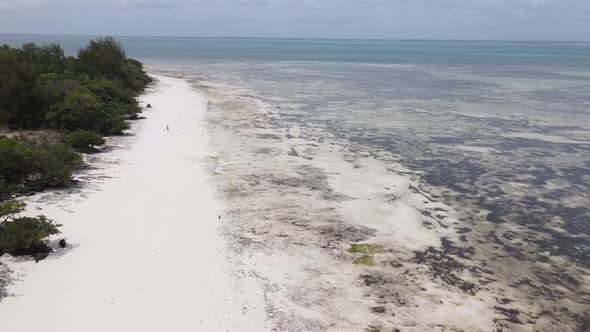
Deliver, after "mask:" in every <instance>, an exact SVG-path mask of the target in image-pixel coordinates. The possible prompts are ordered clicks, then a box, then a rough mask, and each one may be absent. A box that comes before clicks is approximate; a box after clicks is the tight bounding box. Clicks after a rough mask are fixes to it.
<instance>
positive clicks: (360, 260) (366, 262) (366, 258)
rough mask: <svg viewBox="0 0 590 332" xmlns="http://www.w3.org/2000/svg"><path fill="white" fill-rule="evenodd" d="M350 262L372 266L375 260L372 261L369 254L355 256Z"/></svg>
mask: <svg viewBox="0 0 590 332" xmlns="http://www.w3.org/2000/svg"><path fill="white" fill-rule="evenodd" d="M352 264H356V265H365V266H373V265H375V262H373V257H372V256H369V255H363V256H361V257H357V258H355V259H354V260H353V261H352Z"/></svg>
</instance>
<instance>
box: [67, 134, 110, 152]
mask: <svg viewBox="0 0 590 332" xmlns="http://www.w3.org/2000/svg"><path fill="white" fill-rule="evenodd" d="M65 142H66V143H67V144H68V145H69V146H71V147H73V148H74V149H77V150H79V151H83V152H91V151H93V150H94V149H95V147H96V146H100V145H103V144H104V143H105V141H104V138H102V136H100V134H97V133H95V132H92V131H87V130H76V131H74V132H71V133H69V134H67V135H66V136H65Z"/></svg>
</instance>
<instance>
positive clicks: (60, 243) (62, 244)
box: [59, 239, 68, 248]
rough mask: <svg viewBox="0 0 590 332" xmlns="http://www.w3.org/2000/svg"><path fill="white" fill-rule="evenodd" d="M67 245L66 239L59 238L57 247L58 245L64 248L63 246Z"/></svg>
mask: <svg viewBox="0 0 590 332" xmlns="http://www.w3.org/2000/svg"><path fill="white" fill-rule="evenodd" d="M67 246H68V244H67V242H66V240H65V239H61V240H59V247H60V248H65V247H67Z"/></svg>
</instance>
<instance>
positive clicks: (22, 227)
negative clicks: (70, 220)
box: [0, 200, 61, 256]
mask: <svg viewBox="0 0 590 332" xmlns="http://www.w3.org/2000/svg"><path fill="white" fill-rule="evenodd" d="M24 208H25V204H24V203H21V202H18V201H15V200H10V201H7V202H4V203H0V256H1V255H2V254H4V252H8V253H10V254H12V255H29V254H37V253H47V252H49V251H50V250H51V249H49V248H48V247H47V246H46V245H45V243H44V242H43V239H45V238H46V237H48V236H51V235H54V234H58V233H59V229H58V227H60V226H61V225H58V224H55V223H54V222H53V221H51V220H49V219H47V218H46V217H45V216H38V217H35V218H30V217H18V216H17V215H18V214H19V213H21V212H22V211H23V210H24Z"/></svg>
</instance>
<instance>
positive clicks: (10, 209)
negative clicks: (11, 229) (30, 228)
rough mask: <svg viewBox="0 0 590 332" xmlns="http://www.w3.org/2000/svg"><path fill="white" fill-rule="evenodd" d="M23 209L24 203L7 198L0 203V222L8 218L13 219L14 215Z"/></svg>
mask: <svg viewBox="0 0 590 332" xmlns="http://www.w3.org/2000/svg"><path fill="white" fill-rule="evenodd" d="M24 210H25V203H22V202H19V201H16V200H13V199H12V200H9V201H6V202H3V203H0V222H7V221H8V220H9V219H14V216H15V215H17V214H19V213H21V212H23V211H24Z"/></svg>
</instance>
